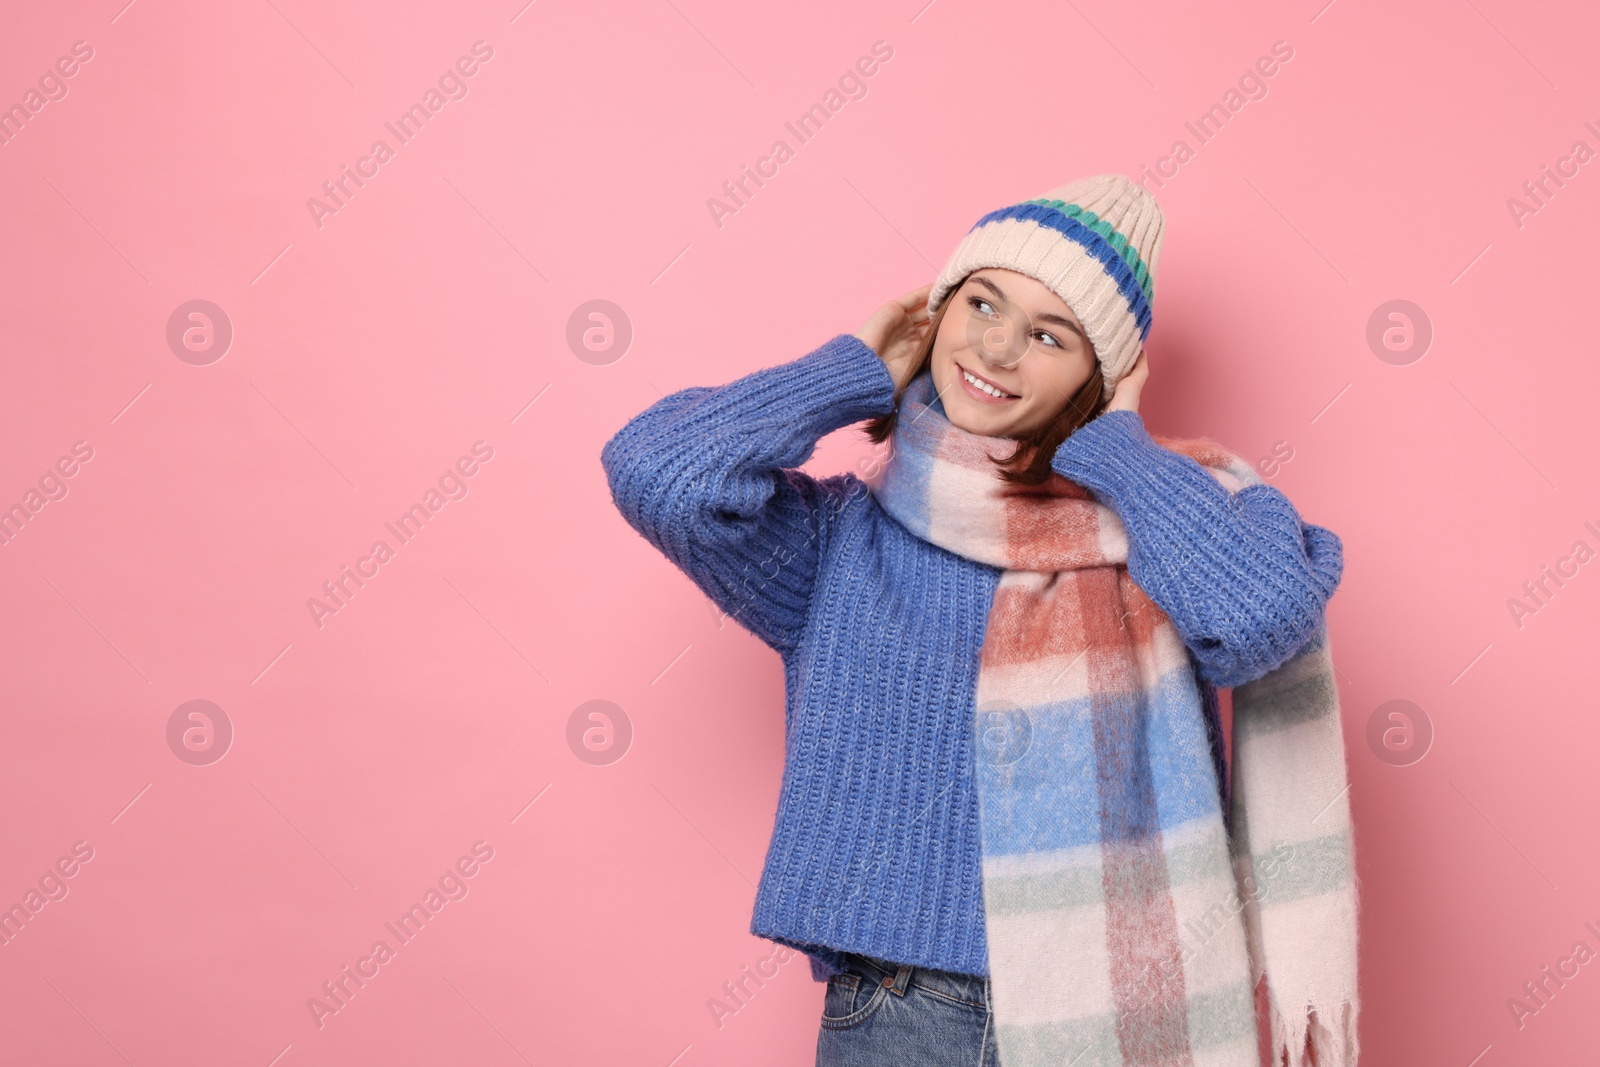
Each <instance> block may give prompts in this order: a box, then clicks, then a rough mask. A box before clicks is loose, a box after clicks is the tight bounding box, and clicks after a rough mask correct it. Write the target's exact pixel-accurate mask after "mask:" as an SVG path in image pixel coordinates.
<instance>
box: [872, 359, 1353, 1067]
mask: <svg viewBox="0 0 1600 1067" xmlns="http://www.w3.org/2000/svg"><path fill="white" fill-rule="evenodd" d="M934 399H935V398H934V389H933V381H932V377H931V375H930V374H927V373H923V374H920V375H918V376H917V378H915V379H914V380H913V381H912V382H911V383H910V384H909V385H908V387H907V389H906V392H905V394H904V396H903V398H902V403H901V406H900V413H899V418H898V419H897V421H896V425H895V430H894V434H893V436H892V438H891V443H892V451H891V453H890V455H889V457H888V459H887V460H886V461H885V462H884V463H883V464H882V466H880V468H879V469H878V470H877V471H875V472H874V473H873V475H872V477H870V478H868V479H867V482H868V485H869V487H870V488H871V490H872V492H873V495H874V496H875V497H876V499H877V500H878V502H879V504H880V505H881V506H882V507H883V508H884V510H885V511H887V512H888V513H889V514H890V515H892V516H893V517H894V518H895V519H896V520H898V521H899V522H900V523H901V524H902V525H903V526H905V527H906V528H907V529H909V530H910V531H911V532H913V533H914V534H916V535H917V536H919V537H921V538H922V539H924V540H926V541H930V542H932V543H934V544H937V545H939V546H941V547H943V548H945V549H948V550H949V551H951V552H955V553H957V554H959V555H962V556H966V557H968V558H970V559H973V560H977V561H979V562H982V563H986V564H989V565H992V566H995V567H999V568H1002V569H1003V570H1004V574H1003V575H1002V576H1001V578H1000V582H999V585H998V587H997V589H996V591H995V596H994V602H993V604H992V606H991V608H990V611H989V618H988V623H987V629H986V636H985V638H984V644H983V648H982V651H981V655H980V662H979V671H978V682H977V694H976V707H975V709H974V714H975V716H976V721H975V729H974V737H975V739H976V745H975V747H976V750H977V752H976V773H977V780H978V799H979V809H980V820H981V826H982V837H983V846H982V856H983V861H982V862H983V898H984V907H985V929H986V933H987V937H988V947H989V963H990V978H991V981H992V988H993V1010H994V1013H995V1032H996V1037H997V1039H998V1044H999V1050H1000V1059H1001V1062H1002V1064H1003V1065H1004V1067H1036V1065H1037V1067H1043V1065H1046V1064H1049V1065H1052V1067H1062V1065H1067V1064H1071V1065H1072V1067H1146V1065H1149V1067H1157V1065H1159V1067H1179V1065H1191V1064H1205V1065H1207V1067H1213V1065H1214V1067H1233V1065H1240V1067H1244V1065H1249V1067H1258V1065H1259V1063H1260V1055H1261V1053H1260V1046H1259V1038H1258V1033H1257V1022H1256V993H1255V991H1256V986H1257V983H1258V981H1259V979H1260V977H1261V976H1262V974H1266V975H1267V979H1268V980H1267V1013H1268V1029H1269V1031H1270V1043H1271V1056H1272V1059H1271V1062H1272V1063H1273V1064H1278V1063H1282V1062H1284V1056H1285V1053H1286V1052H1287V1055H1288V1060H1287V1062H1288V1064H1289V1065H1290V1067H1299V1065H1300V1064H1302V1063H1303V1062H1307V1061H1306V1060H1305V1059H1304V1056H1305V1052H1304V1050H1305V1047H1306V1040H1307V1034H1308V1032H1309V1034H1310V1036H1311V1040H1312V1044H1313V1051H1314V1052H1315V1057H1316V1058H1315V1062H1316V1063H1317V1064H1318V1065H1319V1067H1353V1065H1354V1064H1355V1062H1356V1057H1357V1054H1358V1051H1359V1046H1358V1043H1357V1040H1356V1015H1357V1011H1358V1002H1357V997H1356V905H1357V898H1356V892H1355V884H1354V877H1353V845H1352V840H1351V832H1350V806H1349V801H1348V797H1347V790H1348V785H1347V781H1348V780H1347V777H1346V771H1345V762H1344V740H1343V734H1342V733H1341V730H1340V721H1339V701H1338V693H1337V690H1336V688H1335V685H1334V678H1333V664H1332V660H1331V658H1330V649H1329V645H1328V635H1327V626H1326V622H1324V623H1323V624H1322V626H1321V627H1320V628H1319V630H1318V632H1317V634H1316V636H1315V637H1314V638H1313V639H1312V640H1311V641H1310V642H1309V643H1308V644H1307V645H1306V647H1305V648H1303V649H1302V650H1301V651H1299V652H1298V653H1296V655H1295V656H1294V657H1293V658H1292V659H1290V660H1289V661H1288V662H1286V663H1284V664H1282V665H1281V666H1279V667H1278V668H1277V669H1275V670H1274V671H1272V672H1271V673H1269V674H1267V675H1266V676H1264V677H1262V678H1260V679H1258V680H1256V681H1253V682H1250V683H1249V684H1247V685H1241V686H1238V687H1236V688H1235V689H1234V691H1233V715H1234V718H1233V738H1234V753H1233V770H1232V783H1231V789H1230V790H1229V799H1228V800H1227V802H1226V803H1227V806H1228V816H1227V818H1226V821H1225V817H1224V811H1223V807H1224V801H1223V793H1222V790H1221V789H1220V784H1221V783H1219V782H1218V780H1217V773H1216V766H1215V763H1214V762H1213V755H1212V745H1213V739H1212V738H1211V737H1210V736H1209V735H1208V728H1207V724H1206V721H1205V716H1206V710H1205V708H1204V706H1203V705H1204V699H1203V698H1202V696H1201V694H1200V692H1199V687H1198V686H1197V677H1196V674H1195V670H1194V666H1193V663H1192V661H1191V658H1190V655H1189V653H1188V650H1187V648H1186V647H1185V646H1184V644H1183V642H1182V641H1181V639H1180V638H1179V636H1178V633H1177V632H1176V630H1175V629H1174V627H1173V625H1172V623H1171V621H1170V620H1169V619H1168V617H1167V616H1166V614H1165V613H1164V612H1163V611H1162V610H1161V609H1160V608H1159V607H1157V606H1156V604H1155V603H1154V602H1153V601H1151V600H1150V599H1149V598H1148V597H1147V596H1146V595H1145V593H1144V592H1143V591H1142V590H1141V589H1140V588H1139V587H1138V586H1137V585H1135V584H1134V583H1133V581H1132V580H1131V579H1130V578H1129V575H1128V568H1127V558H1128V541H1127V535H1126V530H1125V529H1124V527H1123V525H1122V523H1121V520H1120V519H1119V518H1118V516H1117V514H1116V512H1115V511H1114V510H1112V509H1111V508H1109V507H1107V506H1105V505H1103V504H1100V503H1099V502H1097V501H1096V500H1095V499H1094V497H1093V496H1092V495H1091V494H1090V493H1089V491H1088V490H1087V489H1085V488H1083V487H1082V486H1079V485H1077V484H1076V483H1074V482H1071V481H1069V480H1067V479H1066V478H1065V477H1063V476H1061V475H1060V474H1056V475H1054V476H1053V477H1052V478H1050V479H1049V480H1048V481H1047V482H1045V483H1044V484H1043V485H1040V486H1034V487H1026V486H1012V485H1009V484H1008V483H1006V482H1004V481H1002V480H1001V479H1000V478H999V477H997V476H996V474H995V473H994V472H995V467H994V464H992V463H991V462H990V459H989V456H990V454H991V450H992V451H993V454H994V455H999V456H1003V455H1006V454H1008V452H1009V450H1010V448H1011V446H1012V442H1010V441H1008V440H1002V439H998V438H992V437H984V436H981V435H977V434H973V433H969V432H967V431H965V430H962V429H959V428H957V427H956V426H954V425H952V424H951V423H950V422H949V421H948V420H947V419H946V418H945V415H944V411H943V407H942V405H938V404H935V403H932V401H933V400H934ZM1155 440H1156V442H1157V443H1158V444H1160V445H1161V446H1162V447H1164V448H1168V449H1170V450H1172V451H1175V452H1178V453H1180V454H1182V455H1186V456H1189V457H1190V458H1192V459H1194V460H1196V461H1197V462H1199V463H1200V464H1202V465H1203V466H1204V467H1205V468H1206V470H1207V472H1208V473H1210V474H1211V475H1212V476H1213V477H1215V478H1216V479H1217V480H1218V482H1219V483H1220V484H1222V485H1223V486H1224V487H1225V488H1227V489H1228V490H1229V491H1230V492H1232V491H1236V490H1238V489H1239V488H1241V487H1243V486H1244V485H1247V484H1259V483H1260V482H1261V479H1260V478H1259V477H1258V476H1256V474H1255V472H1254V470H1253V469H1252V468H1251V466H1250V465H1249V464H1248V463H1246V462H1245V461H1244V460H1242V459H1240V458H1239V457H1238V456H1236V455H1234V454H1233V453H1231V452H1229V451H1227V450H1226V449H1224V448H1222V447H1221V446H1220V445H1218V444H1216V443H1215V442H1212V441H1210V440H1208V439H1205V438H1196V439H1189V440H1176V439H1171V438H1160V437H1158V438H1155ZM1213 707H1214V705H1213Z"/></svg>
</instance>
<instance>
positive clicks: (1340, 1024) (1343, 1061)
mask: <svg viewBox="0 0 1600 1067" xmlns="http://www.w3.org/2000/svg"><path fill="white" fill-rule="evenodd" d="M1270 982H1271V979H1270V978H1269V979H1268V983H1269V990H1268V992H1269V999H1268V1007H1267V1011H1268V1018H1269V1022H1270V1024H1271V1029H1272V1063H1273V1065H1274V1067H1355V1063H1356V1060H1357V1058H1358V1057H1359V1056H1360V1054H1361V1042H1360V1040H1359V1038H1358V1037H1357V1035H1356V1025H1355V1022H1356V1008H1355V1005H1354V1004H1353V1003H1351V1001H1350V999H1349V998H1348V997H1346V998H1344V999H1342V1000H1340V1001H1339V1003H1338V1004H1337V1005H1336V1006H1334V1007H1332V1008H1331V1009H1330V1008H1327V1007H1318V1006H1317V1005H1315V1004H1313V1005H1309V1006H1308V1007H1306V1008H1305V1009H1304V1010H1302V1011H1300V1012H1298V1013H1297V1014H1296V1016H1295V1017H1294V1018H1293V1019H1292V1020H1290V1019H1288V1018H1286V1017H1285V1016H1284V1014H1283V1012H1282V1011H1280V1010H1279V1008H1278V1004H1277V998H1276V997H1272V996H1270V992H1271V990H1270ZM1325 1018H1327V1019H1331V1020H1332V1025H1331V1026H1330V1025H1329V1024H1328V1023H1326V1022H1324V1021H1323V1020H1324V1019H1325ZM1307 1034H1309V1035H1310V1036H1311V1051H1312V1053H1313V1054H1314V1056H1315V1060H1314V1061H1313V1059H1312V1057H1310V1056H1307V1055H1306V1035H1307Z"/></svg>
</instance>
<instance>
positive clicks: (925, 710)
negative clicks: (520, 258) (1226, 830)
mask: <svg viewBox="0 0 1600 1067" xmlns="http://www.w3.org/2000/svg"><path fill="white" fill-rule="evenodd" d="M893 404H894V381H893V378H892V377H891V376H890V374H889V371H888V369H887V367H886V366H885V365H884V363H883V361H882V360H881V359H879V358H878V356H877V354H876V353H875V352H874V351H873V350H872V349H871V348H870V347H869V346H868V345H866V344H864V343H863V342H862V341H860V340H859V339H857V338H855V337H854V336H852V335H849V334H841V335H839V336H837V337H834V338H832V339H831V340H829V341H828V342H827V343H825V344H823V345H822V346H821V347H819V348H817V349H816V350H814V351H813V352H810V353H808V354H807V355H805V356H802V357H800V358H799V359H796V360H793V361H791V362H788V363H783V364H779V365H777V366H772V367H766V368H763V369H761V370H757V371H755V372H753V373H751V374H747V375H745V376H744V377H742V378H739V379H736V380H734V381H732V382H729V383H728V384H726V385H721V386H715V387H707V386H696V387H691V388H687V389H682V390H680V391H678V392H676V393H673V394H671V395H670V396H667V397H664V398H663V399H661V400H659V401H657V402H656V403H655V404H653V405H651V406H650V407H649V408H647V409H646V410H645V411H643V412H642V413H640V414H639V415H637V416H635V417H634V418H633V419H631V420H629V421H628V423H627V424H626V425H624V426H623V427H622V428H621V429H620V430H619V431H618V432H617V433H616V434H615V435H614V436H613V437H612V438H611V439H610V440H609V441H607V442H606V444H605V446H604V448H603V449H602V451H601V463H602V465H603V467H604V470H605V473H606V477H607V481H608V484H609V486H610V489H611V493H612V496H613V499H614V500H615V502H616V506H617V508H618V510H619V511H620V512H621V514H622V516H623V517H624V518H625V519H626V521H627V522H628V523H629V525H630V526H632V527H633V528H634V529H635V530H637V531H638V532H639V533H640V534H642V535H643V536H644V537H645V538H646V539H647V540H648V541H649V542H650V543H651V544H652V545H654V546H655V547H656V548H657V549H658V550H659V551H661V552H662V553H663V554H664V555H665V556H666V557H667V558H668V559H669V560H670V561H671V562H672V563H673V564H674V565H675V566H677V567H678V568H679V569H680V570H681V571H683V572H684V573H685V574H686V575H687V576H688V577H689V578H690V579H691V580H692V581H693V582H694V583H695V584H696V585H697V586H698V587H699V588H700V589H701V590H702V591H703V592H705V593H706V595H707V596H709V597H710V598H711V599H712V601H713V602H714V603H716V604H717V605H718V606H719V607H720V608H722V609H723V610H724V611H727V612H728V613H729V614H730V615H731V616H733V617H734V618H735V619H736V620H737V621H738V622H739V623H741V624H742V625H743V626H745V627H746V628H747V629H749V630H750V631H751V632H752V633H753V634H755V635H756V636H757V637H759V638H760V639H761V640H762V641H763V642H764V643H766V644H767V645H768V646H769V647H771V648H772V649H774V650H775V651H777V652H778V653H779V654H780V656H781V657H782V658H783V663H784V677H785V683H786V691H787V695H786V702H785V737H786V739H787V741H786V751H785V763H784V771H783V780H782V785H781V788H780V792H779V798H778V810H777V815H776V821H775V825H774V828H773V835H772V841H771V845H770V847H769V849H768V853H767V858H766V864H765V867H764V869H763V871H762V876H761V883H760V886H759V888H758V890H757V894H756V902H755V911H754V915H753V917H752V921H751V927H750V929H751V932H752V933H754V934H757V935H758V936H762V937H766V938H770V939H772V940H774V941H777V942H779V943H782V944H786V945H790V946H792V947H794V948H797V949H799V950H801V951H804V952H806V953H808V954H809V955H810V956H811V957H812V974H813V977H815V978H817V979H818V980H823V979H825V978H826V977H827V976H828V974H829V973H831V972H832V971H833V970H834V969H836V967H837V964H838V957H837V953H838V952H839V951H854V952H861V953H865V954H868V955H872V956H876V957H879V958H882V959H889V960H894V961H896V962H902V963H911V964H916V965H921V966H927V967H937V968H941V969H945V970H951V971H958V972H963V973H967V974H977V975H987V974H988V973H989V967H988V952H987V946H986V944H985V936H984V914H983V897H982V877H981V868H980V845H981V841H980V836H979V821H978V807H977V794H976V790H975V788H974V782H973V773H974V751H973V736H972V715H973V698H974V691H975V686H976V681H977V671H978V654H979V650H980V648H981V647H982V644H983V637H984V628H985V624H986V620H987V616H988V612H989V608H990V605H991V603H992V601H993V599H994V593H995V587H996V584H997V583H998V581H999V578H1000V575H1001V573H1002V572H1001V570H1000V569H999V568H997V567H992V566H988V565H985V564H982V563H977V562H974V561H972V560H969V559H967V558H965V557H962V556H958V555H956V554H954V553H951V552H949V551H946V550H944V549H942V548H939V547H937V546H935V545H932V544H930V543H928V542H927V541H924V540H922V539H921V538H920V537H918V536H917V535H916V534H915V533H913V532H912V531H910V530H907V529H906V528H905V527H903V526H901V525H900V524H899V523H898V522H896V521H895V520H894V519H892V518H891V517H889V516H888V515H887V514H886V513H885V512H884V511H883V510H882V509H881V507H880V506H879V505H878V504H877V502H876V501H874V500H873V499H872V498H871V496H870V494H869V492H868V490H867V487H866V485H865V484H864V483H863V482H862V480H861V479H860V478H858V477H857V476H856V475H855V474H854V473H846V474H839V475H833V476H829V477H826V478H814V477H812V476H810V475H808V474H806V473H804V472H802V471H799V470H796V469H794V468H797V467H799V466H800V465H801V464H803V463H804V462H806V460H807V459H809V458H810V456H811V455H812V453H813V452H814V450H815V447H816V442H817V441H818V440H819V439H820V438H821V437H823V436H825V435H826V434H828V433H830V432H832V431H834V430H837V429H840V428H843V427H846V426H850V425H853V424H855V423H857V422H860V421H862V420H864V419H867V418H871V417H874V416H877V415H882V414H887V413H888V412H889V411H891V410H893ZM1174 461H1176V465H1174ZM1192 463H1193V461H1192V460H1186V459H1185V458H1184V457H1180V456H1177V455H1175V454H1173V453H1171V452H1168V451H1167V450H1165V449H1163V448H1161V447H1160V446H1159V445H1157V444H1156V443H1155V442H1154V441H1152V440H1151V439H1150V438H1149V436H1148V434H1146V433H1145V432H1144V429H1143V424H1142V421H1140V419H1139V417H1138V415H1137V414H1136V413H1132V412H1116V413H1109V414H1108V415H1102V416H1100V417H1099V418H1096V419H1094V420H1092V421H1091V422H1090V423H1089V424H1088V425H1086V426H1084V427H1082V428H1081V429H1079V430H1078V431H1077V432H1076V433H1074V434H1073V435H1072V436H1071V437H1070V438H1069V439H1068V440H1067V441H1066V442H1065V443H1064V444H1063V445H1062V447H1061V448H1060V449H1059V450H1058V452H1057V454H1056V457H1055V466H1056V469H1057V470H1059V471H1061V472H1062V473H1063V474H1065V475H1066V476H1067V477H1068V478H1070V479H1072V480H1073V481H1077V482H1079V483H1080V484H1082V485H1083V486H1085V488H1088V489H1090V490H1091V492H1093V493H1094V494H1095V496H1096V498H1097V499H1101V500H1103V501H1104V502H1106V503H1108V504H1109V505H1110V506H1112V507H1113V508H1114V509H1115V510H1116V512H1117V514H1118V516H1119V518H1120V519H1121V520H1122V522H1123V524H1124V526H1125V527H1126V529H1127V532H1128V537H1129V541H1130V546H1131V547H1130V555H1129V564H1128V566H1129V573H1130V575H1131V576H1132V578H1133V579H1134V581H1135V582H1137V583H1138V584H1139V585H1140V587H1141V588H1143V589H1144V590H1145V591H1146V592H1147V593H1148V595H1149V596H1150V598H1151V600H1153V601H1155V602H1156V603H1157V604H1158V605H1159V606H1160V607H1161V608H1162V610H1163V611H1165V612H1166V613H1167V614H1168V616H1169V617H1170V618H1171V619H1172V621H1173V624H1174V626H1175V628H1176V629H1177V630H1178V632H1179V634H1180V635H1182V636H1183V638H1184V639H1185V642H1186V643H1188V642H1189V641H1190V640H1191V639H1192V640H1193V641H1194V642H1195V644H1194V645H1191V646H1190V651H1191V654H1192V655H1193V657H1194V661H1195V665H1196V670H1197V673H1198V675H1199V676H1200V678H1201V680H1202V683H1213V682H1214V683H1216V684H1219V685H1236V684H1239V683H1240V682H1243V681H1247V680H1249V679H1250V678H1252V677H1259V676H1260V675H1261V674H1264V673H1266V671H1267V670H1269V669H1270V668H1271V667H1272V666H1276V663H1278V662H1282V661H1283V660H1284V659H1287V657H1288V656H1289V655H1290V654H1291V653H1292V652H1293V651H1294V650H1295V649H1296V648H1298V647H1300V644H1303V643H1304V641H1305V639H1306V638H1307V637H1309V636H1310V635H1311V633H1312V632H1313V631H1314V630H1315V627H1316V625H1317V621H1318V620H1319V619H1320V615H1321V601H1322V600H1325V599H1326V596H1327V594H1328V593H1331V591H1332V588H1331V586H1330V585H1329V584H1328V583H1329V581H1330V579H1331V581H1332V582H1333V583H1335V584H1336V583H1337V580H1338V574H1337V569H1338V565H1337V564H1336V563H1335V560H1336V558H1337V557H1338V547H1339V545H1338V539H1337V538H1336V537H1335V536H1334V535H1333V534H1332V533H1329V532H1326V531H1324V532H1323V533H1322V534H1316V535H1314V536H1316V537H1317V538H1319V539H1320V540H1319V543H1320V545H1321V551H1322V557H1321V564H1320V569H1318V570H1308V569H1307V567H1306V563H1305V550H1304V549H1303V548H1296V547H1295V543H1294V540H1293V539H1294V538H1295V537H1298V536H1299V535H1300V532H1301V530H1302V528H1303V527H1302V524H1301V522H1300V520H1299V518H1298V516H1297V515H1296V514H1295V512H1294V509H1293V507H1292V506H1291V505H1290V504H1289V503H1288V501H1287V499H1286V498H1283V497H1282V494H1281V493H1278V492H1277V491H1276V490H1274V489H1271V488H1270V487H1267V486H1257V487H1255V488H1253V489H1248V490H1243V491H1240V492H1237V493H1234V494H1232V495H1230V494H1229V493H1228V491H1227V490H1226V489H1224V488H1222V487H1221V486H1220V485H1219V484H1218V483H1217V481H1216V480H1215V479H1214V478H1213V477H1212V476H1211V475H1209V474H1207V473H1206V472H1205V471H1204V470H1202V469H1201V468H1200V467H1199V465H1198V464H1194V465H1193V469H1192V470H1190V469H1189V468H1188V467H1187V466H1186V464H1192ZM1309 529H1311V530H1318V529H1320V528H1319V527H1310V528H1309ZM1307 536H1308V537H1310V536H1312V535H1309V534H1308V535H1307ZM1155 559H1180V560H1183V561H1184V565H1183V566H1181V567H1178V568H1175V569H1173V572H1172V573H1166V572H1165V571H1164V570H1163V569H1162V568H1159V567H1157V566H1155V565H1153V564H1151V563H1150V562H1149V561H1151V560H1155ZM1247 572H1250V573H1251V577H1249V578H1248V579H1247V578H1245V577H1244V575H1245V574H1246V573H1247ZM1147 582H1149V583H1150V584H1146V583H1147ZM1308 618H1309V620H1310V621H1309V623H1308V621H1307V620H1308ZM1280 651H1281V653H1282V654H1281V655H1280ZM1275 658H1276V662H1274V660H1275ZM1252 672H1254V673H1252ZM1202 692H1203V693H1204V695H1205V699H1206V703H1207V709H1208V713H1209V714H1210V715H1211V716H1213V717H1214V715H1215V695H1214V693H1211V692H1210V691H1209V685H1208V684H1203V685H1202ZM1217 729H1218V727H1217V726H1216V725H1215V724H1214V723H1210V722H1208V730H1212V731H1216V730H1217ZM1213 737H1214V739H1215V740H1214V753H1215V758H1216V760H1217V763H1218V770H1219V779H1222V780H1226V779H1225V775H1223V774H1222V772H1221V762H1220V761H1221V744H1220V736H1218V735H1217V734H1215V733H1213Z"/></svg>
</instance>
